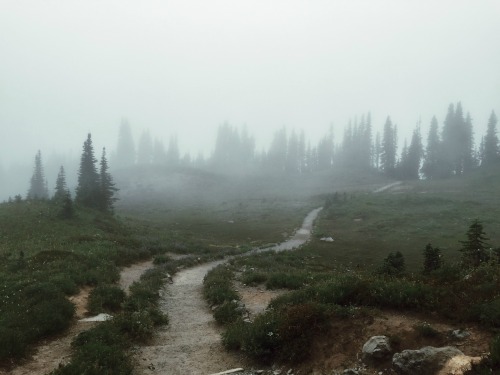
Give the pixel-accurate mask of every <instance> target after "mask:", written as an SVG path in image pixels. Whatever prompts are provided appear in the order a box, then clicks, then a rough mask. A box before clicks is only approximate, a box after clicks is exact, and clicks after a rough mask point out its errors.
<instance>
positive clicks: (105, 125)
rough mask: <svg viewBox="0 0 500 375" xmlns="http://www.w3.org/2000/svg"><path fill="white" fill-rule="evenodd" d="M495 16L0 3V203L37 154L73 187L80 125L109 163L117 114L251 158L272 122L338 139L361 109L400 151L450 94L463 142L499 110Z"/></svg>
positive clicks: (483, 7) (391, 5)
mask: <svg viewBox="0 0 500 375" xmlns="http://www.w3.org/2000/svg"><path fill="white" fill-rule="evenodd" d="M499 16H500V5H499V4H498V2H496V1H493V0H491V1H481V2H480V3H472V2H469V1H451V0H444V1H440V2H439V3H435V2H429V1H424V2H420V3H415V4H410V3H406V2H405V3H403V2H398V1H394V0H393V1H382V0H376V1H314V2H305V1H273V2H271V3H269V2H260V1H257V2H256V1H253V2H249V1H238V2H234V1H210V2H202V1H182V2H177V1H148V2H146V3H145V2H138V1H109V2H106V3H105V4H103V3H102V2H97V1H88V2H85V3H80V2H75V1H69V2H64V3H60V2H56V1H46V2H38V1H34V0H31V1H24V2H22V3H20V2H3V3H2V4H1V5H0V50H1V51H2V59H1V62H0V66H1V69H0V82H1V85H0V129H1V130H2V137H1V138H0V185H1V186H0V199H6V198H7V197H8V196H12V195H15V194H21V195H24V194H25V192H26V191H27V189H28V184H29V179H30V177H31V173H32V169H33V160H34V156H35V154H36V153H37V151H38V150H41V151H42V155H43V160H44V165H45V169H46V176H47V180H48V183H49V188H52V187H53V183H54V181H55V177H56V175H57V170H58V168H59V166H60V165H65V168H66V170H67V172H68V185H69V186H74V185H75V184H76V171H77V165H78V159H79V156H80V152H81V147H82V143H83V141H84V140H85V137H86V135H87V133H89V132H91V133H92V137H93V140H94V142H95V149H96V154H97V156H99V154H100V151H101V150H102V148H103V147H106V148H107V150H108V152H109V155H110V162H111V168H113V159H112V157H111V156H112V153H113V152H116V148H117V142H118V132H119V127H120V124H121V122H122V119H127V120H128V121H129V123H130V124H131V129H132V134H133V137H134V140H135V142H138V141H139V139H140V137H141V135H142V134H143V132H144V131H149V133H150V134H151V136H152V139H153V142H154V141H155V140H156V139H157V140H159V141H161V142H163V144H164V145H165V147H166V148H167V149H168V144H169V140H170V138H171V137H172V136H176V137H177V139H178V147H179V152H180V157H181V158H183V157H184V155H186V154H189V156H190V158H191V160H195V159H196V158H197V157H198V155H199V154H201V155H202V156H203V158H204V159H205V160H207V159H209V158H210V157H211V156H212V154H213V153H214V151H215V145H216V140H217V129H218V127H219V126H220V125H221V124H224V123H228V124H230V125H231V126H235V127H237V128H238V129H242V128H243V127H244V126H246V127H247V130H248V133H249V135H250V136H251V137H253V139H254V140H255V151H256V153H260V152H265V151H267V150H268V149H269V147H270V146H271V145H272V140H273V137H274V135H275V133H276V132H277V131H279V130H280V129H282V128H283V127H286V129H287V132H288V134H289V135H290V134H291V132H292V131H294V130H295V132H296V133H297V134H299V133H300V131H301V130H304V132H305V134H306V137H307V139H308V141H309V142H311V144H312V145H313V146H314V145H317V144H318V142H320V140H321V139H322V137H324V136H325V134H328V132H329V130H330V128H332V129H333V136H334V142H335V143H336V144H337V143H340V142H341V141H342V138H343V135H344V129H345V127H346V126H347V125H348V124H349V121H351V122H352V123H356V121H358V122H359V121H360V119H361V116H363V115H366V114H367V113H370V115H371V124H372V127H373V137H375V134H376V132H377V131H379V132H380V131H381V130H382V129H383V126H384V123H385V121H386V119H387V117H388V116H390V117H391V120H392V122H393V123H395V124H397V126H398V142H399V147H400V149H401V148H402V145H403V142H404V139H405V138H406V139H407V140H408V142H409V141H410V138H411V135H412V131H413V129H414V128H415V126H416V125H417V124H421V132H422V137H423V138H424V140H425V137H426V134H427V131H428V128H429V124H430V122H431V118H432V117H433V116H436V117H437V120H438V123H439V125H440V127H441V126H442V124H443V122H444V120H445V117H446V114H447V108H448V106H449V104H450V103H454V104H456V103H458V102H461V103H462V105H463V108H464V110H465V111H466V112H470V114H471V116H472V125H473V130H474V141H475V143H476V146H477V145H478V144H479V142H480V139H481V136H482V135H484V132H485V130H486V126H487V123H488V118H489V116H490V113H491V111H492V110H495V111H496V112H497V113H499V111H500V108H499V103H500V89H499V88H500V73H499V71H498V66H500V51H499V50H498V48H495V46H496V44H497V38H498V35H500V25H499V23H498V19H499Z"/></svg>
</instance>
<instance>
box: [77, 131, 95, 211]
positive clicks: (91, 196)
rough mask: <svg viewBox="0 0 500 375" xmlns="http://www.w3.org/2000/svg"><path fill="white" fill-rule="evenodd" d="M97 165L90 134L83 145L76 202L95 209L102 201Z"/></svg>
mask: <svg viewBox="0 0 500 375" xmlns="http://www.w3.org/2000/svg"><path fill="white" fill-rule="evenodd" d="M96 163H97V159H96V158H95V157H94V146H93V145H92V136H91V134H90V133H89V134H88V135H87V140H86V141H85V142H84V143H83V152H82V156H81V158H80V169H79V171H78V186H77V187H76V196H75V200H76V202H77V203H79V204H82V205H83V206H87V207H93V208H98V207H99V201H100V199H99V196H100V183H99V173H97V168H96Z"/></svg>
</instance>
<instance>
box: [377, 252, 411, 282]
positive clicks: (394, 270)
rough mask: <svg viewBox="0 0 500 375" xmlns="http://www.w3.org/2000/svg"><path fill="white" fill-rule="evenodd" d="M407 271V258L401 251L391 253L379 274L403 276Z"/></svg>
mask: <svg viewBox="0 0 500 375" xmlns="http://www.w3.org/2000/svg"><path fill="white" fill-rule="evenodd" d="M405 269H406V265H405V258H404V256H403V254H401V252H400V251H396V252H391V253H390V254H389V255H388V256H387V258H385V259H384V261H383V263H382V266H381V267H380V269H379V272H380V273H382V274H384V275H390V276H397V275H400V274H402V273H403V272H404V271H405Z"/></svg>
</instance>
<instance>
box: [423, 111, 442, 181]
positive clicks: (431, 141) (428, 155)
mask: <svg viewBox="0 0 500 375" xmlns="http://www.w3.org/2000/svg"><path fill="white" fill-rule="evenodd" d="M440 148H441V141H440V139H439V134H438V122H437V119H436V117H435V116H434V117H433V118H432V120H431V126H430V128H429V135H428V136H427V147H426V149H425V157H424V163H423V165H422V173H423V174H424V177H425V178H426V179H428V180H431V179H435V178H438V177H441V176H440V175H441V171H440V168H441V150H440Z"/></svg>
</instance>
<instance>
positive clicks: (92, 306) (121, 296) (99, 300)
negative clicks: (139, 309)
mask: <svg viewBox="0 0 500 375" xmlns="http://www.w3.org/2000/svg"><path fill="white" fill-rule="evenodd" d="M124 300H125V292H124V291H123V290H122V289H121V288H120V287H118V286H116V285H108V284H101V285H98V286H97V287H96V288H94V289H93V290H92V292H91V293H90V296H89V302H88V309H89V312H90V313H91V314H99V313H101V312H116V311H118V310H120V308H121V305H122V303H123V301H124Z"/></svg>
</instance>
